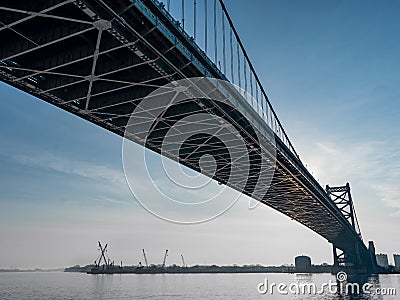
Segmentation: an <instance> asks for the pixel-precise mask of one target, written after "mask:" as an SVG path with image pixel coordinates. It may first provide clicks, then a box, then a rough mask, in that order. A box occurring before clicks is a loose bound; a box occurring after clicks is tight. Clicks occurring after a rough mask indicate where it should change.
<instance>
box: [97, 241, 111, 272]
mask: <svg viewBox="0 0 400 300" xmlns="http://www.w3.org/2000/svg"><path fill="white" fill-rule="evenodd" d="M98 243H99V251H100V256H99V257H98V258H97V259H96V260H95V261H94V264H95V265H96V266H97V267H100V264H101V261H102V260H103V261H104V264H105V265H106V266H108V265H110V258H108V257H107V258H108V260H107V258H106V252H107V246H108V244H106V245H105V246H104V248H103V246H102V245H101V243H100V241H99V242H98Z"/></svg>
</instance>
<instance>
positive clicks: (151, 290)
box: [0, 272, 400, 300]
mask: <svg viewBox="0 0 400 300" xmlns="http://www.w3.org/2000/svg"><path fill="white" fill-rule="evenodd" d="M265 279H267V280H268V285H270V284H271V283H276V284H279V283H283V284H286V285H287V286H288V287H289V285H290V284H297V283H313V284H315V285H316V286H317V287H318V286H320V285H321V284H323V283H328V282H329V280H331V281H332V282H335V283H336V279H335V276H333V275H330V274H124V275H87V274H80V273H62V272H48V273H0V299H18V300H19V299H41V300H42V299H43V300H45V299H111V300H113V299H143V300H145V299H152V300H155V299H221V300H228V299H229V300H232V299H400V275H379V276H375V277H370V278H367V279H366V281H363V282H362V283H361V284H363V283H365V282H369V283H370V284H371V285H372V286H373V288H372V289H375V288H395V289H396V292H397V295H395V296H393V295H390V296H388V295H385V296H382V295H366V294H361V295H343V294H342V295H340V294H327V293H325V294H323V295H293V294H290V293H289V294H288V295H281V294H279V293H278V292H277V291H276V290H274V293H273V294H272V295H271V294H270V293H269V292H267V293H266V294H260V293H259V292H258V291H257V286H258V285H259V283H261V282H265ZM287 290H288V289H287Z"/></svg>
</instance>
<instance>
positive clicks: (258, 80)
mask: <svg viewBox="0 0 400 300" xmlns="http://www.w3.org/2000/svg"><path fill="white" fill-rule="evenodd" d="M219 3H220V5H221V9H222V11H223V12H224V13H225V15H226V18H227V20H228V23H229V26H230V27H231V29H232V31H233V33H234V34H235V37H236V41H237V42H238V44H239V45H240V48H241V49H242V51H243V55H244V58H245V59H246V60H247V62H248V63H249V67H250V69H251V71H252V72H253V73H254V79H255V80H256V81H257V83H258V84H259V87H260V91H261V93H262V94H263V95H264V97H265V102H266V104H267V105H268V107H269V109H270V110H271V114H273V116H274V118H275V119H276V122H277V124H278V126H279V127H281V131H282V134H283V135H284V136H285V139H286V140H287V141H288V142H287V146H288V147H289V149H290V150H291V151H292V152H293V154H294V155H295V156H296V157H297V158H298V159H300V157H299V155H298V154H297V152H296V150H295V149H294V147H293V145H292V143H291V142H290V140H289V138H288V136H287V134H286V132H285V130H284V129H283V126H282V124H281V122H280V121H279V119H278V116H277V114H276V112H275V110H274V109H273V107H272V104H271V102H270V101H269V99H268V96H267V93H266V92H265V90H264V88H263V86H262V84H261V81H260V79H259V78H258V76H257V73H256V71H255V70H254V67H253V65H252V63H251V61H250V58H249V56H248V55H247V52H246V49H245V48H244V46H243V44H242V42H241V40H240V37H239V34H238V33H237V31H236V29H235V26H234V25H233V22H232V19H231V17H230V16H229V14H228V11H227V9H226V7H225V4H224V1H223V0H219ZM238 47H239V46H238Z"/></svg>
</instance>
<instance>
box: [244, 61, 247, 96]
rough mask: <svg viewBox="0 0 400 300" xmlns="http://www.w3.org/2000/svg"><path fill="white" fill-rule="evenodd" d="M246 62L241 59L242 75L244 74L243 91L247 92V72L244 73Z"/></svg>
mask: <svg viewBox="0 0 400 300" xmlns="http://www.w3.org/2000/svg"><path fill="white" fill-rule="evenodd" d="M246 69H247V68H246V60H245V59H243V73H244V90H245V91H246V92H247V72H246Z"/></svg>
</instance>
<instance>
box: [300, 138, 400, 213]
mask: <svg viewBox="0 0 400 300" xmlns="http://www.w3.org/2000/svg"><path fill="white" fill-rule="evenodd" d="M398 149H399V147H397V145H395V144H393V143H388V142H383V141H362V142H357V143H349V142H343V141H335V142H331V141H330V142H327V141H318V142H314V143H310V144H307V145H303V147H302V149H301V151H300V152H301V153H303V155H302V157H303V162H304V163H306V162H311V163H310V165H308V166H307V167H308V169H309V170H310V171H311V172H312V173H313V174H314V176H315V177H316V178H318V179H320V180H322V181H324V182H325V183H327V184H330V185H341V184H345V183H346V181H350V182H351V181H352V180H357V181H358V182H362V183H363V184H364V185H365V186H369V187H370V188H372V189H373V190H374V192H375V193H376V194H377V195H378V196H379V200H381V201H382V202H383V204H385V205H386V206H387V207H391V208H395V209H396V210H398V209H400V186H398V183H397V179H398V178H399V175H400V152H399V150H398ZM399 214H400V212H399V211H397V212H395V213H394V214H392V216H395V215H399Z"/></svg>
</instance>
